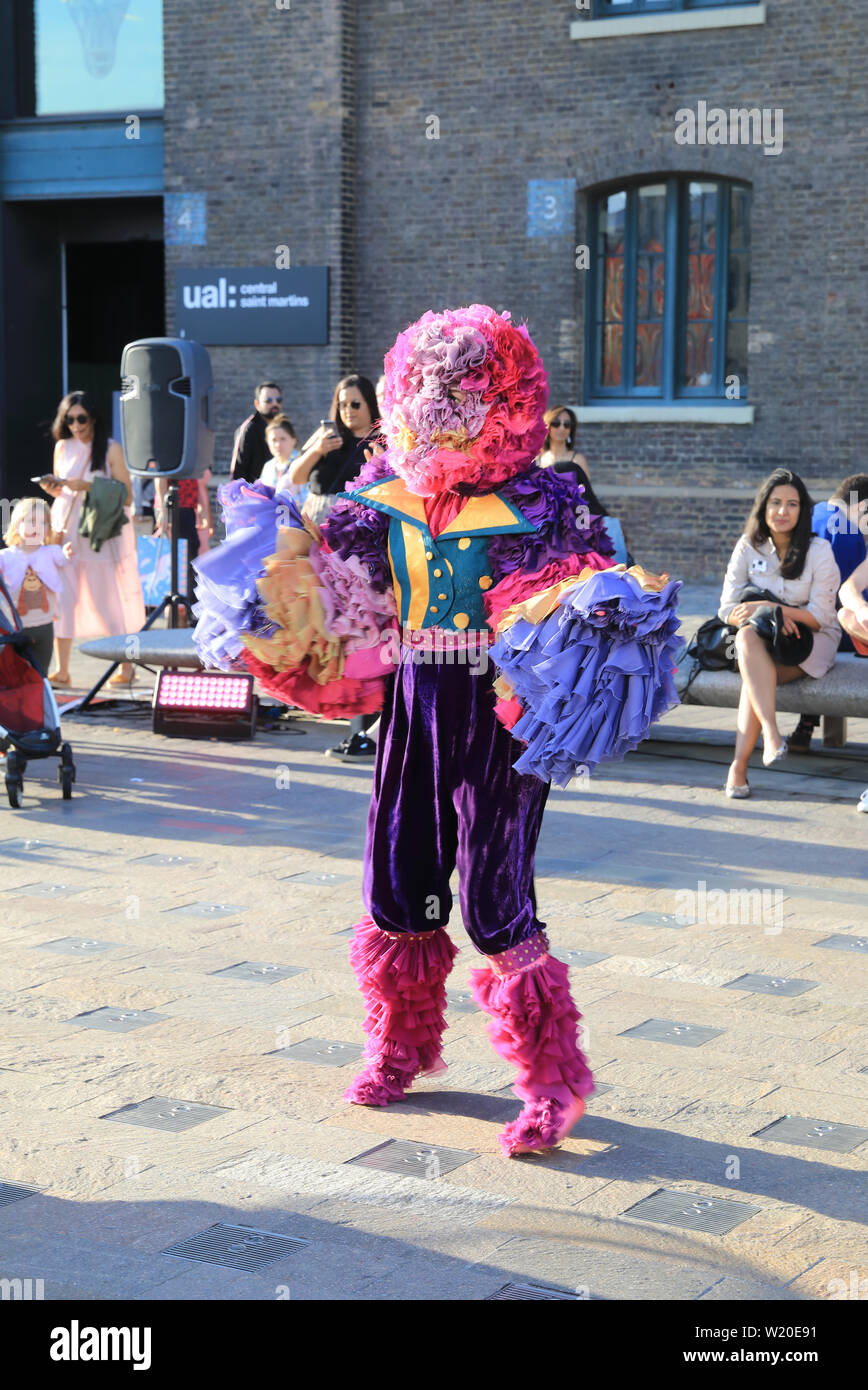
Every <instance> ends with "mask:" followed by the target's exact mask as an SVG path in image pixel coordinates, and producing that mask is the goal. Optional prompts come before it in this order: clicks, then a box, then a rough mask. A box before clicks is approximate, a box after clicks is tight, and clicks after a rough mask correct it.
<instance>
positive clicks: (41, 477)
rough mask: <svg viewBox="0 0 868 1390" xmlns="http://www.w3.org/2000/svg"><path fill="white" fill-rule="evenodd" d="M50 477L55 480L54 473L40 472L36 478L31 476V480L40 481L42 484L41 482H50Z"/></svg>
mask: <svg viewBox="0 0 868 1390" xmlns="http://www.w3.org/2000/svg"><path fill="white" fill-rule="evenodd" d="M49 478H50V479H51V481H52V482H54V474H53V473H40V474H39V476H38V477H36V478H31V479H30V481H31V483H40V484H41V483H45V482H48V479H49Z"/></svg>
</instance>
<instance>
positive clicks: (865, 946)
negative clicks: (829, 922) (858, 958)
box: [814, 935, 868, 955]
mask: <svg viewBox="0 0 868 1390" xmlns="http://www.w3.org/2000/svg"><path fill="white" fill-rule="evenodd" d="M814 945H815V946H825V947H826V948H827V950H829V951H861V952H862V954H863V955H864V954H865V953H866V952H868V936H843V935H838V936H827V937H825V938H824V940H822V941H815V942H814Z"/></svg>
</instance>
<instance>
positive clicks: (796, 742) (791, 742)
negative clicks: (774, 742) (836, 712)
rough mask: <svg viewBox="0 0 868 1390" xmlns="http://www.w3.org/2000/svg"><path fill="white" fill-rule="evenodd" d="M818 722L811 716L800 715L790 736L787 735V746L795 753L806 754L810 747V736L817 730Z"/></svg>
mask: <svg viewBox="0 0 868 1390" xmlns="http://www.w3.org/2000/svg"><path fill="white" fill-rule="evenodd" d="M819 724H820V721H819V719H817V718H815V717H814V715H812V714H802V715H800V716H799V722H798V724H797V725H796V727H795V728H794V729H793V732H792V733H791V734H787V745H788V747H789V748H791V749H794V750H795V751H796V752H797V753H807V752H809V750H810V747H811V736H812V734H813V733H814V730H815V729H817V728H819Z"/></svg>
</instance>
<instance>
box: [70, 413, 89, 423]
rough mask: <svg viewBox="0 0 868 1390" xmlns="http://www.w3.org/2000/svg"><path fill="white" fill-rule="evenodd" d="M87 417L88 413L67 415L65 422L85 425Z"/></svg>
mask: <svg viewBox="0 0 868 1390" xmlns="http://www.w3.org/2000/svg"><path fill="white" fill-rule="evenodd" d="M89 419H90V416H89V415H67V417H66V423H67V424H68V425H86V424H87V422H88V420H89Z"/></svg>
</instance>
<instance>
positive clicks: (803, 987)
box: [723, 975, 817, 998]
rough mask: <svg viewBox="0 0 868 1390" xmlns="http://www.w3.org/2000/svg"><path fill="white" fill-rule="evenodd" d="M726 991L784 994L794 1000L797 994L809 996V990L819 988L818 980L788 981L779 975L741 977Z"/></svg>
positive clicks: (725, 986) (725, 987) (731, 981)
mask: <svg viewBox="0 0 868 1390" xmlns="http://www.w3.org/2000/svg"><path fill="white" fill-rule="evenodd" d="M723 988H724V989H744V990H747V991H748V992H749V993H751V994H782V995H786V996H787V997H789V998H793V997H794V996H795V995H797V994H807V992H808V990H809V989H816V988H817V981H816V980H787V979H782V978H781V977H780V976H778V975H739V977H738V979H737V980H730V981H729V983H728V984H725V985H724V986H723Z"/></svg>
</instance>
